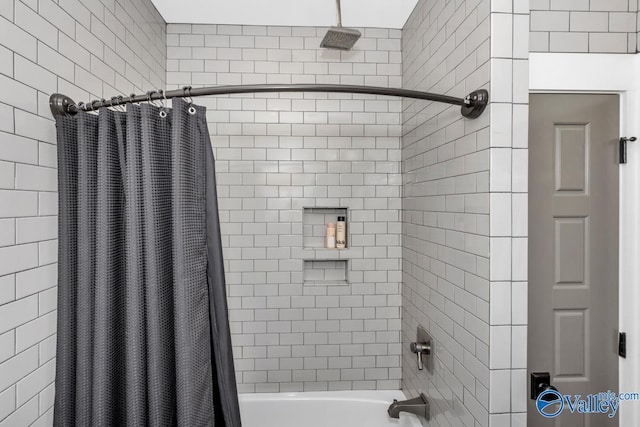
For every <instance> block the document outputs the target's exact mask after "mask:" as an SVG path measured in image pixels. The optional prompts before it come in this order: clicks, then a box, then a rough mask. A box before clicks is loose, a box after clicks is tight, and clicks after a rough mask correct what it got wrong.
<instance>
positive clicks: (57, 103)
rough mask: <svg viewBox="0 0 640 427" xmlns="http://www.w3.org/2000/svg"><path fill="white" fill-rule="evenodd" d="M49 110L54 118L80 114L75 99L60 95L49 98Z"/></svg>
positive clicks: (56, 94) (55, 94)
mask: <svg viewBox="0 0 640 427" xmlns="http://www.w3.org/2000/svg"><path fill="white" fill-rule="evenodd" d="M49 108H51V114H53V117H59V116H73V115H74V114H76V113H77V112H78V107H77V106H76V103H75V102H73V99H71V98H69V97H68V96H66V95H62V94H60V93H54V94H53V95H51V96H50V97H49Z"/></svg>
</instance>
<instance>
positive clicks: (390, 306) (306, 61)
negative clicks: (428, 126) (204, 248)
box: [167, 25, 402, 392]
mask: <svg viewBox="0 0 640 427" xmlns="http://www.w3.org/2000/svg"><path fill="white" fill-rule="evenodd" d="M361 31H362V32H363V37H362V38H361V39H360V40H359V41H358V44H357V45H356V47H355V49H354V50H353V51H351V52H339V51H330V50H325V49H320V47H319V46H320V41H321V39H322V37H323V36H324V34H325V32H326V28H309V27H304V28H303V27H261V26H225V25H169V26H168V45H169V47H168V74H167V83H168V86H169V87H170V88H175V87H181V86H184V85H192V86H194V87H197V86H200V85H229V84H261V83H340V84H356V85H373V86H389V87H400V86H401V73H402V68H401V55H400V36H401V32H400V31H399V30H388V29H361ZM197 103H199V104H203V105H206V106H207V107H209V110H208V122H209V128H210V132H211V137H212V142H213V148H214V153H215V155H216V168H217V179H218V181H217V184H218V197H219V203H220V213H221V222H222V224H221V225H222V234H223V247H224V257H225V267H226V271H227V283H228V289H229V309H230V319H231V329H232V340H233V345H234V355H235V362H236V371H237V379H238V385H239V390H240V391H241V392H253V391H256V392H267V391H269V392H277V391H281V392H282V391H302V390H304V391H309V390H340V389H375V388H377V389H397V388H399V387H400V374H401V371H400V352H401V351H400V305H401V297H400V282H401V279H402V277H401V266H400V259H401V244H400V235H401V218H400V208H401V206H400V205H401V198H400V196H401V194H400V192H401V178H400V131H401V125H400V116H401V101H400V100H399V99H397V98H389V97H375V96H363V95H361V96H358V95H348V94H326V93H319V94H313V93H305V94H296V93H282V94H256V95H244V96H231V97H215V98H200V99H198V100H197ZM305 208H307V213H308V214H309V213H310V212H311V211H312V210H311V209H309V208H331V209H334V211H335V212H339V211H337V210H335V209H336V208H342V210H340V212H343V211H344V209H347V210H348V225H347V229H348V230H347V232H348V234H349V242H348V248H347V249H344V250H336V249H333V250H327V249H322V248H321V247H318V246H319V245H318V241H311V243H310V245H307V246H308V247H307V248H305V244H304V235H305V232H304V224H305V218H304V215H305V214H304V213H305ZM318 212H322V211H318ZM326 219H328V218H325V220H326ZM336 219H337V218H333V221H334V222H335V221H336ZM317 231H318V230H317V229H316V231H315V234H317ZM309 232H310V233H314V231H309ZM337 258H339V259H340V260H343V261H346V262H347V271H346V274H345V271H344V270H345V266H344V262H335V261H333V260H334V259H337ZM323 260H328V261H325V262H323ZM305 267H306V271H305ZM345 277H346V278H347V280H348V283H347V284H344V279H345ZM305 278H306V280H305Z"/></svg>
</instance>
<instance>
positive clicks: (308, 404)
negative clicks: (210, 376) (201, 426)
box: [240, 390, 421, 427]
mask: <svg viewBox="0 0 640 427" xmlns="http://www.w3.org/2000/svg"><path fill="white" fill-rule="evenodd" d="M393 399H398V400H404V399H406V397H405V395H404V394H403V393H402V391H399V390H390V391H385V390H381V391H327V392H305V393H252V394H241V395H240V414H241V416H242V427H364V426H366V427H388V426H395V427H421V424H420V421H418V417H416V416H415V415H412V414H407V413H400V419H393V418H389V416H388V415H387V408H388V407H389V405H390V404H391V402H393Z"/></svg>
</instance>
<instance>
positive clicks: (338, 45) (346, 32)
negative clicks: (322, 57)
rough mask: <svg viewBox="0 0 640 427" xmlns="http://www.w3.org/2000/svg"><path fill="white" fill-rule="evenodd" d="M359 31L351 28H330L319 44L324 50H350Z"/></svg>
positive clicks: (358, 36) (358, 35)
mask: <svg viewBox="0 0 640 427" xmlns="http://www.w3.org/2000/svg"><path fill="white" fill-rule="evenodd" d="M360 36H361V34H360V31H358V30H354V29H352V28H344V27H331V28H329V31H327V34H325V36H324V38H323V39H322V43H320V47H324V48H326V49H339V50H351V48H352V47H353V45H354V44H356V42H357V41H358V39H359V38H360Z"/></svg>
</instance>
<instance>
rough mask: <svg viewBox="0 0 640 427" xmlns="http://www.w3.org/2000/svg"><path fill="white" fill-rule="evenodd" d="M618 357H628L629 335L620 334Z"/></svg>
mask: <svg viewBox="0 0 640 427" xmlns="http://www.w3.org/2000/svg"><path fill="white" fill-rule="evenodd" d="M618 356H620V357H624V358H626V357H627V333H626V332H620V333H619V334H618Z"/></svg>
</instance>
